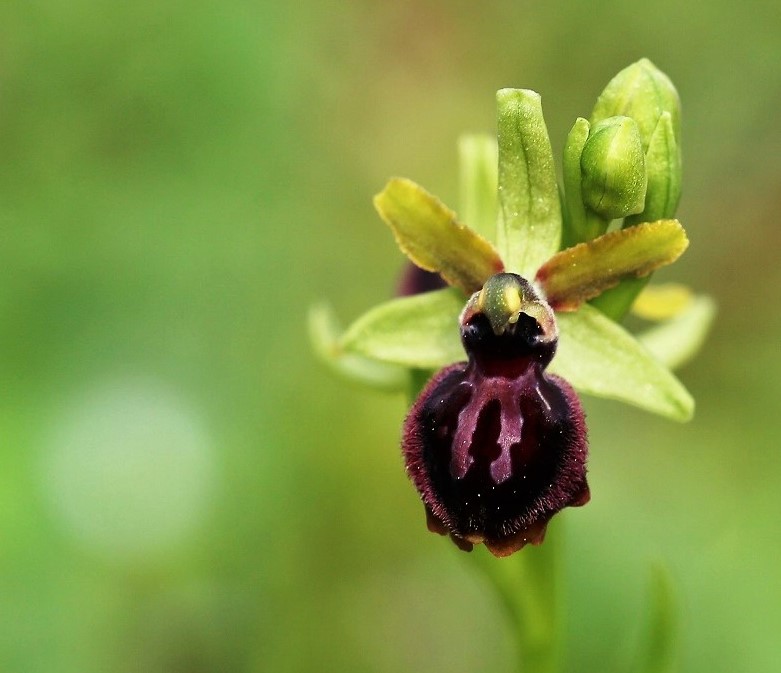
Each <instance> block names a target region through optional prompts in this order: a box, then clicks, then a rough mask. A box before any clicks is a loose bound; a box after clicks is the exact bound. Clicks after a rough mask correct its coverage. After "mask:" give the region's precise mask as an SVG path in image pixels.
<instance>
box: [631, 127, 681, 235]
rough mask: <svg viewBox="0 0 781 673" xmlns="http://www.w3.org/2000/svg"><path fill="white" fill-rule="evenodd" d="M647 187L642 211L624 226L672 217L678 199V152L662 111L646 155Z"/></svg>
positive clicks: (679, 179) (672, 131)
mask: <svg viewBox="0 0 781 673" xmlns="http://www.w3.org/2000/svg"><path fill="white" fill-rule="evenodd" d="M645 168H646V172H647V174H648V187H647V189H646V194H645V208H644V209H643V212H642V213H640V214H639V215H633V216H632V217H628V218H627V219H626V221H625V222H624V226H625V227H630V226H633V225H635V224H640V223H641V222H655V221H656V220H663V219H669V218H672V217H673V216H674V215H675V211H676V210H677V208H678V201H679V200H680V198H681V149H680V147H679V146H678V143H677V142H676V141H675V132H674V130H673V125H672V118H671V116H670V113H669V112H663V113H662V116H661V117H660V118H659V123H658V124H657V125H656V129H655V130H654V132H653V134H652V135H651V142H650V143H649V145H648V150H647V151H646V153H645Z"/></svg>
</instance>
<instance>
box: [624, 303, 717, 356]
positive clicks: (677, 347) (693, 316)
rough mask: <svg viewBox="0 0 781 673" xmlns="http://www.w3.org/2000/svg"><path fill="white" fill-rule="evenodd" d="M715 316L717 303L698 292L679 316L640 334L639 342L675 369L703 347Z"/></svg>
mask: <svg viewBox="0 0 781 673" xmlns="http://www.w3.org/2000/svg"><path fill="white" fill-rule="evenodd" d="M715 317H716V303H715V302H714V301H713V299H711V298H710V297H707V296H698V297H695V298H694V300H693V301H692V302H691V303H690V305H689V306H688V307H687V308H686V309H684V310H683V311H682V312H681V313H680V314H678V315H677V316H676V317H674V318H672V319H671V320H668V321H667V322H664V323H660V324H659V325H657V326H655V327H652V328H651V329H649V330H647V331H645V332H642V333H641V334H639V335H638V336H637V339H638V340H639V341H640V343H642V344H643V346H645V347H646V348H647V349H648V351H649V352H650V353H651V354H652V355H653V356H654V357H655V358H656V359H657V360H659V362H661V363H662V364H663V365H665V366H666V367H669V368H670V369H676V368H677V367H680V366H681V365H683V364H685V363H686V362H688V361H689V360H691V359H692V358H693V357H694V356H695V355H696V354H697V352H698V351H699V350H700V347H701V346H702V344H703V342H704V341H705V337H706V336H707V335H708V332H709V331H710V328H711V325H712V324H713V319H714V318H715Z"/></svg>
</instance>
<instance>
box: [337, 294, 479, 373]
mask: <svg viewBox="0 0 781 673" xmlns="http://www.w3.org/2000/svg"><path fill="white" fill-rule="evenodd" d="M465 303H466V298H465V297H464V296H463V295H462V294H461V293H460V292H458V291H457V290H455V289H453V288H447V289H445V290H437V291H436V292H426V293H424V294H417V295H414V296H412V297H402V298H401V299H392V300H391V301H388V302H385V303H384V304H380V305H379V306H375V307H374V308H373V309H371V310H369V311H368V312H367V313H364V314H363V316H361V317H360V318H358V320H356V321H355V322H354V323H353V324H352V325H351V326H350V327H349V328H348V329H347V331H346V332H345V334H344V336H343V337H342V340H341V346H342V349H343V350H344V351H346V352H348V353H354V354H357V355H362V356H364V357H369V358H372V359H375V360H380V361H382V362H389V363H391V364H396V365H403V366H405V367H415V368H419V369H437V368H439V367H443V366H445V365H448V364H451V363H453V362H458V361H460V360H466V355H465V354H464V349H463V347H462V346H461V336H460V330H459V326H458V316H459V314H460V313H461V310H462V309H463V308H464V304H465Z"/></svg>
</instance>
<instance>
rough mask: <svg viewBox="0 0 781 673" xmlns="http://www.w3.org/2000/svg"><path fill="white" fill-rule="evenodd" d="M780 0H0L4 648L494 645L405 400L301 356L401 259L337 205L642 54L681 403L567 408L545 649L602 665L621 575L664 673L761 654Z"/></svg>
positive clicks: (631, 619) (365, 213) (240, 654)
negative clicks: (564, 604)
mask: <svg viewBox="0 0 781 673" xmlns="http://www.w3.org/2000/svg"><path fill="white" fill-rule="evenodd" d="M780 13H781V12H780V10H779V9H778V8H777V7H776V6H775V5H773V4H772V3H764V2H759V1H758V0H750V1H748V2H745V3H734V2H727V1H726V0H716V1H714V2H711V3H707V4H702V5H697V6H695V5H687V4H685V3H679V2H673V1H672V0H669V1H666V2H662V1H658V2H654V1H650V2H645V3H642V4H639V3H638V4H631V3H625V2H622V1H619V0H605V1H603V2H585V1H581V2H570V3H557V2H548V3H540V2H510V1H509V0H484V1H483V2H480V3H473V2H465V1H463V0H449V1H446V0H425V1H423V2H410V1H404V0H402V1H400V2H394V3H390V2H388V3H379V2H375V3H371V2H349V3H342V2H336V1H335V0H324V1H315V0H303V1H302V2H299V3H290V4H288V3H271V2H268V1H258V0H255V1H254V2H252V1H249V0H222V1H220V2H217V1H216V0H195V1H193V0H190V1H188V2H184V1H182V0H171V1H169V2H158V3H155V2H141V3H138V4H136V3H125V4H122V3H114V2H108V1H106V0H69V1H68V2H65V1H64V0H53V1H52V0H48V1H47V0H30V1H24V2H23V1H22V0H11V1H10V2H8V1H6V2H3V3H2V4H0V670H2V671H25V672H46V673H51V672H53V671H68V672H70V671H78V672H80V673H90V672H93V671H95V672H97V671H112V672H114V671H116V672H118V673H124V672H131V671H132V672H135V671H145V672H151V673H155V672H158V671H159V672H166V673H167V672H183V673H184V672H187V673H200V672H211V671H215V672H216V671H248V672H260V671H274V672H276V671H344V672H347V671H381V672H384V671H387V672H392V671H416V670H427V671H448V673H458V672H461V671H463V672H468V671H477V670H493V671H496V672H497V673H504V672H509V671H511V670H512V661H513V656H514V655H513V651H512V642H511V640H510V634H509V633H508V631H507V627H506V626H505V624H504V621H503V618H502V614H501V612H500V610H499V608H498V607H497V605H496V604H495V603H494V601H493V597H492V596H491V594H490V592H489V591H488V590H487V588H486V586H485V585H483V584H482V582H481V580H480V578H479V577H476V576H474V575H473V574H472V573H471V572H470V567H469V565H468V564H467V563H465V562H464V558H463V555H462V554H461V553H460V552H458V551H456V550H455V548H454V547H453V548H451V545H449V544H448V543H447V542H446V541H445V540H443V539H440V538H438V537H436V536H433V535H430V534H428V533H427V532H426V531H425V526H424V522H423V512H422V508H421V507H420V504H419V502H418V501H417V498H416V496H415V494H414V492H413V489H412V487H411V486H410V485H409V484H408V483H407V481H406V478H405V476H404V474H403V470H402V466H401V460H400V456H399V451H398V433H399V425H400V421H401V418H402V417H403V414H404V411H405V408H404V401H403V400H402V399H400V398H396V397H386V396H382V395H379V394H374V393H366V392H364V391H362V390H359V389H355V388H352V387H350V386H349V385H348V384H345V383H343V382H341V381H338V380H335V379H333V378H331V377H330V376H329V374H328V373H327V372H326V371H325V370H324V369H323V368H322V367H321V366H319V364H318V363H317V362H315V360H314V358H313V356H312V355H311V353H310V349H309V347H308V344H307V338H306V331H305V327H304V316H305V313H306V310H307V307H308V306H309V305H310V304H311V303H312V302H315V301H317V300H320V299H323V298H330V299H332V300H333V302H334V304H335V306H336V308H337V310H338V311H339V313H340V314H341V315H342V316H343V317H344V318H345V319H350V318H352V317H354V316H356V315H357V314H358V313H359V312H361V311H362V310H364V309H365V308H367V307H369V306H370V305H372V304H373V303H376V302H377V301H379V300H381V299H383V298H385V297H386V296H387V295H388V294H389V292H390V291H391V288H392V286H393V284H394V282H395V278H396V274H397V271H398V269H399V267H400V264H401V256H400V255H399V254H398V253H397V251H396V249H395V246H394V244H393V241H392V237H391V236H390V235H389V232H388V231H387V230H386V228H385V227H383V226H382V224H381V223H380V221H379V219H378V218H377V217H376V215H375V214H374V212H373V210H372V206H371V196H372V195H373V194H374V193H375V192H376V191H378V190H379V189H380V188H381V187H382V185H383V184H384V181H385V180H386V178H387V177H389V176H391V175H404V176H408V177H410V178H412V179H414V180H416V181H418V182H420V183H421V184H423V185H425V186H426V187H427V188H429V189H430V190H431V191H433V192H434V193H436V194H438V195H439V196H441V197H442V198H443V199H444V200H445V201H446V202H448V203H451V204H455V203H457V198H456V197H457V194H456V183H457V171H456V162H455V158H456V152H455V143H456V138H457V136H458V134H460V133H461V132H463V131H492V130H493V125H494V92H495V90H496V89H498V88H500V87H504V86H517V87H527V88H534V89H536V90H538V91H540V92H541V93H542V95H543V104H544V108H545V112H546V117H547V120H548V124H549V128H550V132H551V136H552V139H553V143H554V149H555V150H556V151H557V152H560V150H561V147H562V144H563V139H564V137H565V134H566V132H567V130H568V129H569V126H570V125H571V123H572V121H573V120H574V118H575V117H576V116H577V115H584V116H587V115H588V113H589V112H590V109H591V106H592V104H593V101H594V99H595V97H596V95H597V94H598V93H599V91H600V90H601V89H602V87H603V86H604V84H605V83H606V82H607V81H608V80H609V79H610V78H611V77H612V76H613V75H614V74H615V73H616V72H617V71H618V70H619V69H621V68H623V67H624V66H625V65H627V64H629V63H630V62H632V61H634V60H636V59H637V58H639V57H641V56H648V57H649V58H651V59H652V60H653V61H654V62H655V63H656V64H657V65H658V66H659V67H660V68H662V69H663V70H664V71H666V72H667V73H668V74H669V75H670V76H671V77H672V79H673V81H674V82H675V83H676V85H677V86H678V88H679V90H680V92H681V95H682V98H683V103H684V122H683V123H684V127H683V135H684V153H685V160H684V161H685V163H684V166H685V180H684V187H685V192H684V196H683V201H682V207H681V209H680V217H681V219H682V220H683V222H684V224H685V225H686V227H687V229H688V232H689V235H690V238H691V241H692V245H691V248H690V250H689V252H688V253H687V254H686V256H685V257H684V259H683V260H682V261H681V262H680V263H679V264H677V265H675V267H673V268H672V269H671V270H670V271H669V272H665V273H664V274H662V275H663V277H664V278H670V279H671V278H675V279H679V280H683V281H686V282H688V283H691V284H692V285H693V286H695V287H696V288H697V289H698V290H699V291H703V292H708V293H710V294H713V295H714V296H715V297H716V298H717V300H718V302H719V305H720V315H719V319H718V323H717V325H716V327H715V330H714V332H713V334H712V338H711V339H710V341H709V344H708V346H707V348H706V350H705V351H704V352H703V353H702V354H701V355H700V357H699V358H698V359H697V360H695V361H694V362H693V363H691V364H690V365H688V366H687V367H686V368H685V369H684V370H683V371H682V372H681V377H682V379H683V380H684V382H685V383H686V384H687V385H688V386H689V388H690V389H691V391H692V392H693V393H694V395H695V397H696V398H697V400H698V412H697V415H696V418H695V420H694V421H693V422H692V423H691V424H689V425H685V426H680V425H675V424H672V423H668V422H666V421H664V420H662V419H658V418H654V417H651V416H648V415H645V414H643V413H641V412H636V411H634V410H633V409H630V408H628V407H624V406H620V405H618V404H614V403H610V402H602V401H595V400H587V401H586V406H587V411H588V413H589V423H590V429H591V445H592V458H591V462H590V478H589V479H590V482H591V485H592V493H593V500H592V502H591V504H590V505H589V506H588V507H586V508H584V509H582V510H573V511H570V512H567V513H566V514H564V515H563V517H562V518H563V519H564V520H565V521H564V525H565V528H566V530H567V542H566V557H567V564H568V565H567V574H566V580H567V591H568V593H569V597H570V602H569V606H568V615H567V622H568V634H569V640H570V645H571V650H570V654H569V658H568V661H567V666H566V668H567V670H568V671H571V672H573V673H589V672H593V671H609V670H622V667H623V666H624V665H625V664H626V662H627V661H628V660H629V659H630V658H631V656H632V650H633V647H634V644H635V643H636V641H637V637H638V630H639V624H640V622H641V615H642V611H643V604H644V602H645V592H646V586H647V580H648V573H649V567H650V565H651V564H652V563H653V562H654V561H657V560H663V561H665V562H666V563H668V564H669V566H670V568H671V571H672V575H673V578H674V580H675V582H676V585H677V588H678V592H679V604H680V605H679V608H680V619H681V638H680V664H681V670H683V671H692V672H695V671H703V672H705V671H707V672H708V673H714V672H717V671H729V672H731V673H740V672H749V671H750V672H752V673H755V672H771V671H777V670H779V669H778V666H779V663H778V661H779V660H778V640H777V634H778V632H779V630H781V573H780V572H779V571H778V558H779V556H780V554H781V539H780V536H779V526H778V521H779V513H781V470H780V468H781V459H780V458H779V452H778V450H777V446H778V438H779V433H778V430H777V425H778V411H777V405H778V399H779V397H780V396H781V395H780V394H781V390H779V384H778V380H779V375H781V357H779V342H778V334H779V327H781V324H780V323H781V313H779V311H778V309H777V306H776V304H775V302H776V300H777V295H776V291H777V290H778V288H779V280H780V276H781V267H780V266H779V264H778V262H777V256H778V255H779V247H781V228H779V226H778V222H777V214H775V213H774V210H773V209H774V208H775V207H777V205H778V199H779V196H778V183H779V180H780V179H781V133H780V132H779V124H778V121H777V117H778V112H777V110H778V107H779V104H781V58H780V57H779V54H781V30H779V25H781V24H780V23H779V19H780V18H781V17H780V16H779V14H780Z"/></svg>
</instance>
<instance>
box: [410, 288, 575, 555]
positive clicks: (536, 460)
mask: <svg viewBox="0 0 781 673" xmlns="http://www.w3.org/2000/svg"><path fill="white" fill-rule="evenodd" d="M461 338H462V341H463V343H464V348H465V349H466V351H467V354H468V355H469V361H468V362H466V363H458V364H454V365H451V366H449V367H446V368H445V369H443V370H441V371H440V372H439V373H437V374H436V375H435V376H434V377H433V378H432V379H431V381H429V383H428V384H427V385H426V387H425V388H424V390H423V391H422V392H421V394H420V396H419V397H418V399H417V401H416V402H415V404H414V406H413V407H412V409H411V411H410V413H409V415H408V416H407V419H406V421H405V424H404V433H403V441H402V450H403V453H404V458H405V462H406V466H407V472H408V474H409V476H410V478H411V479H412V481H413V483H414V484H415V487H416V488H417V489H418V491H419V492H420V495H421V498H422V499H423V502H424V504H425V506H426V513H427V517H428V523H429V528H430V529H431V530H433V531H435V532H438V533H442V534H450V536H451V537H452V539H453V540H454V541H455V542H456V544H458V545H459V547H461V548H462V549H467V550H470V549H471V548H472V545H473V544H477V543H480V542H483V543H485V545H486V546H487V547H488V549H489V550H490V551H491V552H492V553H493V554H494V555H496V556H506V555H509V554H512V553H513V552H515V551H517V550H518V549H520V548H521V547H523V546H524V545H525V544H527V543H529V542H531V543H532V544H539V543H540V542H542V539H543V537H544V534H545V528H546V526H547V524H548V521H549V520H550V518H551V517H552V516H553V515H554V514H556V512H558V511H560V510H561V509H563V508H564V507H567V506H576V505H582V504H585V503H586V502H587V501H588V498H589V490H588V485H587V483H586V458H587V453H588V447H587V440H586V425H585V420H584V415H583V410H582V407H581V405H580V401H579V400H578V397H577V395H576V394H575V391H574V390H573V389H572V387H571V386H570V385H569V384H568V383H567V382H566V381H564V380H563V379H561V378H560V377H558V376H555V375H551V374H546V373H545V371H544V370H545V367H546V366H547V365H548V363H549V362H550V360H551V358H552V357H553V355H554V353H555V350H556V326H555V320H554V319H553V314H552V312H551V311H550V308H549V307H548V306H547V304H545V302H543V301H542V300H540V298H539V297H538V296H537V295H536V294H535V293H534V290H533V289H532V288H531V286H530V285H529V284H528V283H527V282H526V281H525V280H524V279H522V278H521V277H520V276H516V275H514V274H499V275H497V276H494V277H493V278H492V279H490V280H489V281H488V282H487V283H486V286H485V287H484V288H483V290H482V291H481V292H480V293H476V294H475V295H474V296H473V297H472V299H470V301H469V303H468V304H467V307H466V309H465V310H464V313H463V315H462V317H461Z"/></svg>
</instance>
